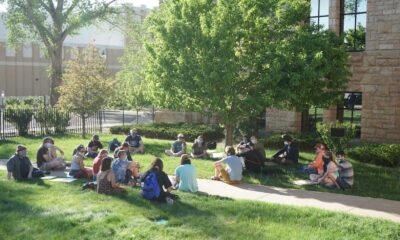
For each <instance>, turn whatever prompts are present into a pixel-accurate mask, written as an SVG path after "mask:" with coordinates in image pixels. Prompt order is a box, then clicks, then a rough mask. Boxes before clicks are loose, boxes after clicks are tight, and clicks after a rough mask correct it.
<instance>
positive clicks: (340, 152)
mask: <svg viewBox="0 0 400 240" xmlns="http://www.w3.org/2000/svg"><path fill="white" fill-rule="evenodd" d="M337 155H342V156H344V155H345V154H344V151H337V152H336V156H337Z"/></svg>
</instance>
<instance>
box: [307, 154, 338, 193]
mask: <svg viewBox="0 0 400 240" xmlns="http://www.w3.org/2000/svg"><path fill="white" fill-rule="evenodd" d="M322 159H323V161H324V172H323V174H322V175H317V174H311V175H310V179H311V181H316V182H318V183H319V184H321V185H322V186H325V187H328V188H335V187H337V182H336V179H337V177H338V176H339V172H338V166H337V164H336V162H335V159H334V158H333V154H332V152H330V151H327V152H325V154H324V156H323V158H322Z"/></svg>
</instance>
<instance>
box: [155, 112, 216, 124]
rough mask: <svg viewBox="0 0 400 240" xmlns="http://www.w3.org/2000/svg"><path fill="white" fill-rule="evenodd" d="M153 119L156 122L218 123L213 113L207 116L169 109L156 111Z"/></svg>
mask: <svg viewBox="0 0 400 240" xmlns="http://www.w3.org/2000/svg"><path fill="white" fill-rule="evenodd" d="M154 121H155V122H156V123H182V122H186V123H208V124H218V123H219V119H218V117H217V116H216V115H215V114H214V115H213V116H211V117H207V116H203V115H201V114H200V113H196V112H178V111H171V110H161V111H156V112H155V117H154Z"/></svg>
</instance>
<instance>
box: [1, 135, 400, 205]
mask: <svg viewBox="0 0 400 240" xmlns="http://www.w3.org/2000/svg"><path fill="white" fill-rule="evenodd" d="M114 137H117V138H118V139H119V140H120V141H122V140H123V139H124V136H122V135H100V139H101V141H102V142H103V143H104V144H103V145H104V146H107V143H108V142H109V141H110V140H111V139H112V138H114ZM54 139H55V141H56V145H57V146H59V147H61V148H62V149H63V150H64V151H65V153H66V156H65V157H66V159H67V160H70V159H71V157H72V156H71V154H72V150H73V149H74V147H75V146H76V145H78V144H80V143H82V144H86V143H87V142H88V141H89V140H88V139H82V138H81V137H80V136H77V135H66V136H59V137H57V136H56V137H54ZM40 142H41V138H11V139H10V140H4V141H0V144H1V148H0V159H6V158H8V157H9V156H10V155H11V154H12V153H13V152H14V151H15V146H16V144H18V143H22V144H25V145H26V146H27V147H28V155H29V157H30V159H31V160H32V162H35V161H36V150H37V149H38V147H39V145H40ZM144 142H145V145H146V154H144V155H135V156H134V157H133V158H134V159H135V160H137V161H139V162H140V163H141V165H142V171H145V170H147V168H148V167H149V165H150V162H151V161H152V160H153V159H154V156H159V157H161V158H162V159H163V160H164V166H165V171H166V172H167V173H169V174H173V173H174V170H175V168H176V167H177V166H178V165H179V164H180V160H179V158H173V157H167V156H165V154H164V150H165V149H168V148H169V147H170V141H166V140H156V139H144ZM189 145H190V144H189ZM219 150H220V151H222V149H219ZM273 153H274V150H268V151H267V155H268V156H271V155H272V154H273ZM313 157H314V154H313V153H305V152H302V153H301V160H300V162H301V163H302V164H306V163H308V162H310V161H312V159H313ZM350 160H351V159H350ZM351 162H352V163H353V166H354V169H355V185H354V188H353V189H351V190H346V191H341V190H328V189H326V188H323V187H320V186H315V185H313V186H297V185H294V184H292V183H291V182H290V180H292V179H307V177H308V175H306V174H300V173H295V172H294V171H292V170H293V169H292V168H281V169H282V170H283V173H281V174H268V175H252V176H246V177H245V178H244V181H245V182H248V183H254V184H262V185H268V186H278V187H285V188H296V189H306V190H312V191H326V192H337V193H341V194H349V195H357V196H368V197H375V198H385V199H391V200H400V194H399V192H400V169H393V168H384V167H379V166H375V165H371V164H366V163H360V162H357V161H353V160H351ZM91 164H92V163H91V160H86V165H87V166H90V165H91ZM193 164H194V165H195V166H196V168H197V171H198V177H200V178H209V177H210V176H212V175H213V161H212V160H193Z"/></svg>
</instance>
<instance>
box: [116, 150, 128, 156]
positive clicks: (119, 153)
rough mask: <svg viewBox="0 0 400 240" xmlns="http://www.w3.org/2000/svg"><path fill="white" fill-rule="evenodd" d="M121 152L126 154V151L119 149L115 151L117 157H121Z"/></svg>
mask: <svg viewBox="0 0 400 240" xmlns="http://www.w3.org/2000/svg"><path fill="white" fill-rule="evenodd" d="M122 154H125V155H127V153H126V151H124V150H119V151H118V152H117V156H118V157H121V156H122Z"/></svg>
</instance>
